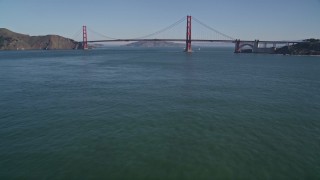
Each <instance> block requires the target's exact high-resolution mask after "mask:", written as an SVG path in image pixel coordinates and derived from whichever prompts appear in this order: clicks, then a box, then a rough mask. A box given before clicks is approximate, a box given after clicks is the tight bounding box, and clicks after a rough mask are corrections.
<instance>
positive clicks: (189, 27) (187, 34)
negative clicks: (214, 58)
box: [186, 16, 192, 52]
mask: <svg viewBox="0 0 320 180" xmlns="http://www.w3.org/2000/svg"><path fill="white" fill-rule="evenodd" d="M186 36H187V37H186V52H192V48H191V16H187V33H186Z"/></svg>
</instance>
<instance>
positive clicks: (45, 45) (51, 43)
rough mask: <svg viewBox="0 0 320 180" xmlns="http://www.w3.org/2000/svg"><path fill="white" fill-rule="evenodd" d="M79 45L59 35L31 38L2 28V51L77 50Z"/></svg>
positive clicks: (0, 42)
mask: <svg viewBox="0 0 320 180" xmlns="http://www.w3.org/2000/svg"><path fill="white" fill-rule="evenodd" d="M78 46H79V45H78V43H77V42H76V41H74V40H72V39H68V38H64V37H62V36H58V35H46V36H29V35H25V34H19V33H15V32H12V31H10V30H8V29H5V28H0V50H36V49H47V50H50V49H77V48H80V47H78Z"/></svg>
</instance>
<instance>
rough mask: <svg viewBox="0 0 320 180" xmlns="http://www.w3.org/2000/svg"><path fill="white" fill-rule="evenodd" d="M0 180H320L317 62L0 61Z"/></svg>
mask: <svg viewBox="0 0 320 180" xmlns="http://www.w3.org/2000/svg"><path fill="white" fill-rule="evenodd" d="M0 145H1V146H0V179H11V178H23V179H92V178H98V179H320V57H306V56H282V55H280V56H279V55H256V54H233V53H232V49H228V48H226V49H224V48H215V49H201V51H196V52H194V53H193V54H185V53H183V52H181V50H180V49H120V48H118V49H117V48H114V49H105V50H91V51H25V52H17V51H12V52H10V51H9V52H0Z"/></svg>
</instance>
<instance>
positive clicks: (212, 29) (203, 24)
mask: <svg viewBox="0 0 320 180" xmlns="http://www.w3.org/2000/svg"><path fill="white" fill-rule="evenodd" d="M192 19H194V20H195V21H196V22H197V23H199V24H201V25H202V26H204V27H206V28H208V29H210V30H211V31H214V32H215V33H217V34H220V35H221V36H224V37H226V38H228V39H231V40H235V38H233V37H231V36H228V35H226V34H224V33H222V32H220V31H218V30H215V29H214V28H212V27H210V26H208V25H206V24H205V23H203V22H201V21H200V20H198V19H197V18H195V17H192Z"/></svg>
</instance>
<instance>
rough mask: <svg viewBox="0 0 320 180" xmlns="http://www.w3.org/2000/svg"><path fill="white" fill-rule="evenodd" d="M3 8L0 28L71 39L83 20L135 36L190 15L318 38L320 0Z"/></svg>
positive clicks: (143, 0)
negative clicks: (56, 35) (57, 35)
mask: <svg viewBox="0 0 320 180" xmlns="http://www.w3.org/2000/svg"><path fill="white" fill-rule="evenodd" d="M0 7H1V10H0V27H4V28H8V29H11V30H13V31H16V32H21V33H24V34H30V35H45V34H59V35H62V36H66V37H73V36H74V35H75V33H77V32H78V31H79V30H80V28H81V27H82V25H84V24H85V25H87V26H88V27H90V29H93V30H95V31H97V32H101V33H103V34H106V35H108V36H112V37H135V36H140V35H144V34H148V33H152V32H154V31H157V30H159V29H161V28H163V27H165V26H167V25H170V24H171V23H173V22H175V21H177V20H179V19H181V18H182V17H183V16H186V15H187V14H190V15H192V16H194V17H196V18H197V19H199V20H201V21H202V22H205V23H206V24H208V25H210V26H211V27H213V28H215V29H217V30H219V31H221V32H223V33H225V34H228V35H230V36H232V37H235V38H239V39H248V40H253V39H260V40H299V39H305V38H311V37H313V38H320V23H319V22H320V19H319V18H320V0H87V1H85V0H0ZM89 38H90V37H89Z"/></svg>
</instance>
